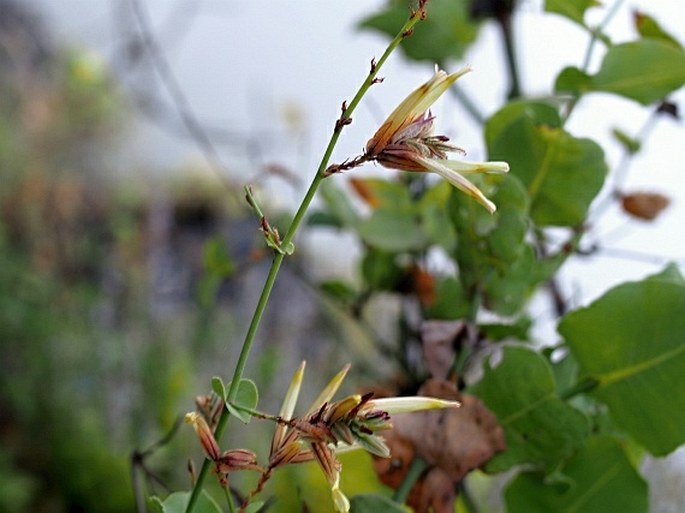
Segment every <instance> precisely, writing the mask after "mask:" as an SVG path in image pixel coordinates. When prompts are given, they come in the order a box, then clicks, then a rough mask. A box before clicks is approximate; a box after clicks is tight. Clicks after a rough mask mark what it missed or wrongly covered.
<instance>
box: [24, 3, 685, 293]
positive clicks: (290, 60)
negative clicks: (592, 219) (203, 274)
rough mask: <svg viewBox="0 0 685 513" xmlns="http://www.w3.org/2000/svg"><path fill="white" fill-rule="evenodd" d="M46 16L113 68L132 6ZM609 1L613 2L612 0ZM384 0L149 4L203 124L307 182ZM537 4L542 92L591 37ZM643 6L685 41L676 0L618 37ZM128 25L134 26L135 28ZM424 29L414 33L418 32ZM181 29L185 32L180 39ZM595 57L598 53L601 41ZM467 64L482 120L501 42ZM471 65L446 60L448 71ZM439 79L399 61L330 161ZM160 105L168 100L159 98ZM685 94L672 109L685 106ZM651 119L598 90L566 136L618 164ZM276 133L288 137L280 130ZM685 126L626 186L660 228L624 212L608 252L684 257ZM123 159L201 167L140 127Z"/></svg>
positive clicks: (654, 8)
mask: <svg viewBox="0 0 685 513" xmlns="http://www.w3.org/2000/svg"><path fill="white" fill-rule="evenodd" d="M27 3H29V4H32V5H34V6H35V7H36V10H37V12H39V13H41V14H43V15H44V16H45V18H46V19H47V21H48V22H49V25H50V27H51V29H53V31H54V33H55V39H56V41H59V42H65V43H67V44H69V45H72V46H80V47H88V48H93V49H94V50H95V51H96V52H98V53H99V55H101V57H102V58H103V60H104V61H105V62H115V61H114V59H115V55H116V51H117V49H119V46H118V43H119V42H120V40H119V39H118V37H119V35H120V34H119V33H118V29H119V30H120V29H121V24H117V23H116V22H115V21H114V15H115V14H116V13H117V12H118V11H119V10H120V9H121V7H122V5H125V4H128V1H127V0H115V1H111V0H110V1H107V0H27ZM604 3H605V4H607V5H612V4H613V2H612V1H610V0H607V1H606V2H604ZM384 4H385V2H384V0H373V1H365V2H361V1H357V2H352V1H349V0H327V1H321V0H302V1H299V2H292V1H288V2H286V1H276V0H271V1H267V0H251V1H241V2H238V1H236V0H205V1H201V0H196V1H191V0H188V1H180V0H176V1H171V0H147V1H146V2H145V5H147V7H148V10H149V12H150V16H151V18H152V20H153V25H154V27H155V30H157V31H159V32H160V33H161V39H162V44H163V45H164V47H165V50H166V54H167V57H168V59H169V61H170V63H171V65H172V67H173V69H174V72H175V74H176V76H177V77H178V80H179V82H180V84H181V86H182V88H183V90H184V92H185V94H186V95H187V97H188V98H189V101H190V104H191V105H192V107H193V109H194V111H195V113H196V114H197V116H198V118H199V119H200V120H201V121H203V122H207V123H211V124H213V125H219V126H226V127H229V128H235V129H238V130H241V131H245V130H247V131H253V132H256V131H261V130H268V131H273V134H275V135H274V137H271V138H269V139H267V140H265V141H263V147H262V160H263V161H266V162H279V163H282V164H285V165H287V166H289V167H291V168H292V169H293V170H294V171H296V172H297V173H298V175H299V176H301V177H302V178H303V180H304V181H305V182H308V180H309V177H311V176H312V174H313V172H314V169H315V167H316V165H317V163H318V161H319V159H320V156H321V153H322V151H323V148H324V147H325V145H326V142H327V140H328V137H329V135H330V131H331V128H332V124H333V122H334V120H335V119H336V118H337V116H338V115H339V106H340V103H341V101H342V100H344V99H348V100H349V99H350V98H351V97H352V95H353V94H354V92H355V91H356V89H357V88H358V86H359V84H360V83H361V81H362V80H363V78H364V77H365V75H366V72H367V70H368V63H369V61H370V59H371V57H374V56H375V57H379V56H380V54H381V53H382V51H383V49H384V48H385V45H386V42H387V40H386V39H385V38H383V37H381V36H379V35H376V34H375V33H370V32H368V31H364V32H361V31H358V30H356V29H355V25H356V23H357V22H358V21H359V20H360V19H362V18H363V17H364V16H366V15H368V14H370V13H372V12H373V11H374V10H376V9H378V8H379V7H381V6H382V5H384ZM541 5H542V2H541V1H532V0H528V1H522V2H521V9H520V13H519V15H518V17H517V18H516V19H515V33H516V36H517V38H518V42H519V50H518V60H519V64H520V68H521V76H522V82H523V88H524V90H525V91H526V92H527V93H530V94H545V93H547V92H549V91H550V87H551V84H552V83H553V81H554V77H555V76H556V74H557V73H558V71H559V70H560V69H561V68H562V67H564V66H566V65H580V64H581V63H582V60H583V57H584V53H585V49H586V45H587V40H588V37H587V35H586V34H585V33H584V32H583V31H582V30H581V29H580V28H578V27H576V26H574V25H573V24H571V23H570V22H568V21H566V20H565V19H562V18H560V17H557V16H553V15H545V14H543V13H542V12H541ZM635 8H639V9H641V10H644V11H646V12H647V13H649V14H651V15H653V16H654V17H656V18H657V19H658V20H659V21H660V22H662V23H663V25H664V26H665V27H666V28H667V29H668V30H669V31H670V32H671V33H672V34H673V35H675V36H676V37H677V38H678V39H679V40H680V41H681V43H685V24H683V23H682V19H683V16H682V2H681V1H680V0H661V1H648V0H642V1H635V0H633V1H627V2H625V3H624V7H623V9H622V10H621V11H620V12H619V14H618V15H617V16H616V17H615V18H614V19H613V21H612V22H611V24H610V25H609V26H608V32H609V33H610V34H611V36H612V37H613V38H614V40H615V41H623V40H628V39H631V38H634V32H633V30H632V22H631V19H630V13H631V11H632V10H633V9H635ZM604 12H605V11H604V10H602V9H594V10H591V11H590V12H589V20H590V21H591V22H592V23H596V22H598V21H599V20H600V19H601V17H602V15H603V13H604ZM129 22H130V19H129ZM420 29H421V28H420V26H419V27H418V28H417V30H420ZM179 34H180V37H179ZM597 56H598V57H601V46H598V52H597ZM465 62H468V63H470V64H471V65H473V67H474V68H475V71H474V73H472V74H470V75H468V76H467V77H465V78H464V79H462V80H461V81H460V82H461V85H462V87H463V88H464V89H465V90H466V91H467V92H468V93H469V94H470V95H471V96H472V97H473V98H474V100H475V101H476V102H477V103H478V104H479V105H480V106H481V108H482V110H483V111H484V112H486V113H492V112H493V111H494V110H495V109H496V108H497V106H498V105H500V104H501V102H502V98H503V94H504V93H505V91H506V87H507V84H506V78H505V75H504V71H503V70H504V68H503V62H502V57H501V48H500V40H499V34H498V32H497V30H496V29H495V27H494V26H492V25H490V26H486V27H484V29H483V30H482V32H481V35H480V38H479V40H478V42H477V44H476V45H475V46H474V47H473V48H472V50H471V51H470V52H469V54H468V56H467V60H466V61H465ZM462 64H464V63H460V62H454V63H451V65H450V69H449V70H454V69H457V67H459V66H460V65H462ZM431 73H432V69H431V67H430V66H429V65H427V64H408V63H407V62H406V61H405V60H403V58H402V57H401V56H400V55H399V54H395V55H394V56H393V57H392V58H391V59H390V60H389V62H388V63H387V65H386V67H385V68H384V69H383V70H382V72H381V75H382V76H384V77H385V79H386V80H385V82H384V83H383V84H381V85H377V86H375V87H374V88H372V91H371V93H370V94H369V95H368V99H367V101H366V102H365V103H364V104H363V105H361V106H360V108H359V109H358V110H357V113H356V116H355V119H354V123H353V125H351V126H350V127H348V128H347V129H346V131H345V132H344V134H343V137H342V138H341V141H340V144H339V146H338V148H337V150H336V152H335V154H334V159H333V160H334V161H340V160H342V159H344V158H345V157H348V156H353V155H356V154H358V153H359V150H360V149H361V148H362V146H363V145H364V143H365V142H366V140H367V139H368V137H369V136H370V135H371V134H372V133H373V132H374V130H375V127H376V124H377V122H379V121H382V119H383V117H384V116H385V115H386V114H387V113H388V112H390V110H392V108H393V107H394V106H395V105H396V103H397V102H398V101H400V100H401V99H402V98H403V97H404V96H405V95H406V94H407V93H408V92H409V91H411V90H412V89H414V88H415V87H416V86H417V85H418V84H420V83H422V82H423V81H425V80H426V79H427V78H428V77H429V76H430V75H431ZM127 80H129V83H130V84H135V85H136V87H138V88H143V89H146V88H147V90H148V91H150V92H151V93H153V94H155V92H156V91H158V89H155V87H158V86H159V83H158V82H157V81H156V79H155V78H154V74H153V73H151V72H150V71H149V67H148V68H147V72H145V73H140V72H136V73H133V74H132V75H131V76H130V77H129V78H128V79H127ZM161 97H162V98H164V99H165V100H167V99H168V97H166V96H164V95H162V96H161ZM684 98H685V94H684V92H683V90H682V89H681V90H680V91H679V92H678V94H677V95H675V96H674V97H673V99H674V100H676V101H679V102H680V103H681V104H682V105H681V107H682V106H685V102H683V99H684ZM293 106H294V107H295V108H296V110H297V111H299V112H300V113H301V115H302V118H303V120H304V124H303V130H302V132H301V134H300V137H299V138H298V137H294V136H292V135H290V136H285V135H283V132H284V130H285V128H286V126H285V124H284V118H283V111H284V109H285V108H292V107H293ZM648 112H649V111H648V110H646V109H643V108H642V107H640V106H638V105H637V104H635V103H634V102H630V101H628V100H623V99H620V98H616V97H610V96H607V95H593V96H591V97H589V98H587V99H586V100H584V101H583V102H582V103H581V104H580V105H579V107H578V109H577V110H576V112H575V114H574V116H573V118H572V121H571V123H570V124H569V125H568V128H569V130H570V131H571V132H572V133H573V134H574V135H576V136H583V137H591V138H594V139H596V140H597V141H598V142H600V144H601V145H602V146H603V147H604V148H605V150H606V151H607V159H608V162H609V165H610V168H611V167H612V166H613V165H615V164H616V163H617V161H618V158H619V156H620V152H619V148H618V147H617V146H616V145H615V144H614V143H613V142H611V138H610V136H609V135H608V134H609V131H610V129H611V128H613V127H615V126H618V127H621V128H622V129H624V130H625V131H627V132H628V133H630V134H633V133H635V131H636V130H637V129H638V128H639V127H640V126H641V124H642V122H643V120H644V118H645V117H646V116H647V114H648ZM436 113H437V114H438V116H439V118H438V126H440V127H442V129H443V132H445V133H448V134H449V135H450V136H452V137H453V141H454V142H455V144H457V145H459V146H461V147H463V148H465V149H467V151H468V153H469V158H471V159H474V160H478V159H480V158H482V157H483V146H482V140H481V131H480V129H478V128H477V127H474V126H473V125H472V124H471V123H470V120H469V119H468V117H467V115H466V114H465V113H464V111H463V110H462V108H461V107H460V106H459V105H458V104H456V103H455V102H454V101H453V100H450V99H446V100H443V101H442V103H441V104H440V105H438V106H437V108H436ZM279 134H280V135H279ZM684 142H685V129H684V127H683V124H682V122H680V123H676V122H674V121H671V120H665V119H664V120H663V121H662V122H661V123H660V124H659V125H658V126H657V129H656V130H655V132H654V133H653V136H652V137H651V138H650V139H649V141H648V143H647V144H646V146H645V147H644V150H643V152H642V153H641V154H640V155H639V156H638V158H636V159H635V160H634V161H633V163H632V166H631V171H630V174H629V180H628V186H627V190H629V191H632V190H637V189H640V190H642V189H644V190H653V191H657V192H661V193H664V194H666V195H668V196H670V197H671V199H672V200H673V204H672V206H671V207H670V208H669V209H668V210H667V211H666V212H665V213H664V214H663V215H662V217H661V218H659V220H658V221H657V222H655V223H651V224H641V223H631V224H629V225H628V226H627V227H625V222H626V218H625V216H623V215H622V214H621V213H620V212H618V211H613V212H610V214H609V215H608V216H606V219H603V220H602V224H601V231H602V232H609V231H612V230H614V228H616V227H624V228H625V231H624V232H623V233H624V236H623V237H621V238H620V239H616V240H615V241H614V242H611V244H610V245H611V246H612V247H616V248H622V249H627V250H631V251H640V252H644V253H650V254H655V255H658V256H664V257H670V258H673V259H678V260H679V261H680V262H681V263H682V262H683V259H684V258H685V237H684V236H683V235H682V233H683V230H682V227H681V223H680V221H681V220H682V219H683V213H684V212H685V192H684V191H683V185H685V179H684V178H683V174H684V173H685V164H684V162H685V144H683V143H684ZM124 153H125V154H126V155H127V157H126V158H125V159H124V161H125V162H126V165H127V166H130V167H133V168H138V169H140V168H156V169H158V170H159V172H161V173H165V172H169V171H170V170H174V169H177V168H178V167H179V166H182V165H184V164H189V163H190V164H199V165H205V164H204V160H203V158H202V156H201V154H200V153H199V151H198V150H197V148H196V147H195V146H194V145H193V144H192V143H189V142H188V141H187V140H185V139H182V138H179V137H174V136H170V135H169V134H168V133H166V132H164V131H162V130H159V129H158V128H155V127H154V125H151V124H147V123H143V124H142V125H141V126H140V127H139V128H138V129H137V130H136V131H135V132H132V134H131V137H130V140H129V141H128V145H127V147H126V151H125V152H124ZM222 159H223V161H224V163H225V164H226V165H227V167H229V168H231V169H233V170H235V171H236V173H238V174H241V175H243V176H247V174H249V173H250V172H253V171H254V170H250V166H251V165H253V164H254V161H250V159H249V158H248V157H247V156H246V155H245V154H244V153H243V152H240V151H236V150H232V149H230V148H222ZM301 194H302V191H288V193H287V197H286V198H285V199H284V202H286V203H288V204H292V203H294V202H295V201H297V200H299V198H300V196H301ZM661 267H662V265H661V264H659V263H656V264H650V263H646V262H640V261H631V260H625V259H616V258H606V257H597V258H592V259H583V260H582V261H581V260H577V261H575V262H573V263H571V264H570V265H569V266H568V268H567V271H566V273H565V277H566V279H567V284H568V286H567V288H566V292H567V293H568V294H570V295H572V296H573V297H574V298H575V299H576V300H577V301H579V302H587V301H588V300H589V299H592V298H594V297H597V296H598V295H599V294H601V293H602V292H603V291H604V290H606V289H607V287H609V286H611V285H613V284H616V283H618V282H621V281H625V280H627V279H638V278H640V277H642V276H644V275H646V274H649V273H653V272H656V271H657V270H659V269H660V268H661Z"/></svg>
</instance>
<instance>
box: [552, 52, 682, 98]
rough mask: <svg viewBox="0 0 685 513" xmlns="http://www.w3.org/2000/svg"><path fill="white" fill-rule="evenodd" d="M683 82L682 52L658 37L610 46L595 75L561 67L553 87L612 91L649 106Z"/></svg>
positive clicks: (564, 90)
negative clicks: (561, 69)
mask: <svg viewBox="0 0 685 513" xmlns="http://www.w3.org/2000/svg"><path fill="white" fill-rule="evenodd" d="M683 84H685V52H683V50H682V49H680V48H675V47H673V46H672V45H671V44H669V43H666V42H664V41H662V40H658V39H641V40H639V41H633V42H630V43H624V44H620V45H616V46H613V47H611V48H610V49H609V50H608V51H607V54H606V56H605V57H604V60H603V62H602V65H601V66H600V69H599V71H598V72H597V74H595V75H588V74H586V73H584V72H582V71H581V70H579V69H578V68H573V67H571V68H566V69H564V70H563V71H562V72H561V73H560V75H559V76H558V77H557V81H556V85H555V89H556V91H557V92H570V93H574V94H583V93H589V92H606V93H614V94H618V95H621V96H624V97H626V98H630V99H632V100H635V101H637V102H640V103H641V104H643V105H649V104H650V103H653V102H656V101H658V100H661V99H662V98H664V97H665V96H666V95H668V94H669V93H672V92H673V91H675V90H677V89H679V88H680V87H682V86H683Z"/></svg>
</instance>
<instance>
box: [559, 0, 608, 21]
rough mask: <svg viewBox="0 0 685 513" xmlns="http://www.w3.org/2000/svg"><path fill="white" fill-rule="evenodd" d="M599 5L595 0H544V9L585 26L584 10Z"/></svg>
mask: <svg viewBox="0 0 685 513" xmlns="http://www.w3.org/2000/svg"><path fill="white" fill-rule="evenodd" d="M598 5H601V4H600V2H598V1H597V0H545V11H547V12H553V13H555V14H560V15H561V16H566V17H567V18H568V19H570V20H573V21H575V22H576V23H579V24H580V25H583V26H585V21H584V16H585V11H586V10H588V9H589V8H590V7H595V6H598Z"/></svg>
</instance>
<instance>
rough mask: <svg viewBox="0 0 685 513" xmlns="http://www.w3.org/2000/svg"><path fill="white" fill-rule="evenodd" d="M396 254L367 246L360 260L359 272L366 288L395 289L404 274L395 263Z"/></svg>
mask: <svg viewBox="0 0 685 513" xmlns="http://www.w3.org/2000/svg"><path fill="white" fill-rule="evenodd" d="M396 257H397V255H395V254H394V253H389V252H387V251H381V250H379V249H374V248H369V249H368V250H367V251H366V254H365V255H364V256H363V258H362V260H361V273H362V277H363V278H364V281H365V282H366V285H367V286H368V288H370V289H373V290H395V289H396V288H397V284H398V283H399V281H400V280H401V279H402V277H403V276H404V271H403V269H402V268H401V267H400V266H399V265H397V263H396V261H395V259H396Z"/></svg>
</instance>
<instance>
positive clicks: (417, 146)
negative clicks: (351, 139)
mask: <svg viewBox="0 0 685 513" xmlns="http://www.w3.org/2000/svg"><path fill="white" fill-rule="evenodd" d="M469 71H471V68H470V67H468V66H467V67H464V68H462V69H460V70H459V71H456V72H454V73H451V74H449V75H448V74H447V73H445V72H444V71H441V70H437V69H436V71H435V75H433V77H432V78H431V79H430V80H429V81H428V82H426V83H425V84H423V85H422V86H420V87H419V88H418V89H416V90H415V91H414V92H412V93H411V94H410V95H409V96H407V97H406V98H405V99H404V101H402V103H400V104H399V105H398V106H397V108H396V109H395V110H394V111H393V112H392V113H391V114H390V116H388V119H386V120H385V122H384V123H383V124H382V125H381V127H380V128H379V129H378V131H377V132H376V133H375V134H374V136H373V137H372V138H371V139H369V141H368V142H367V143H366V149H365V154H364V155H365V158H366V159H368V160H375V161H376V162H378V163H379V164H381V165H382V166H384V167H388V168H392V169H400V170H404V171H416V172H433V173H437V174H438V175H440V176H442V177H443V178H444V179H445V180H447V181H448V182H450V183H451V184H452V185H454V186H455V187H457V188H458V189H460V190H461V191H462V192H464V193H466V194H468V195H469V196H471V197H472V198H474V199H475V200H476V201H478V202H479V203H480V204H482V205H483V206H484V207H485V208H487V209H488V211H490V212H491V213H492V212H494V211H495V210H496V207H495V204H494V203H492V202H491V201H490V200H488V199H487V198H486V197H485V196H484V195H483V193H482V192H481V191H480V190H479V189H478V188H477V187H476V186H475V185H473V184H472V183H471V182H470V181H468V180H467V179H466V178H465V177H464V175H467V174H474V173H506V172H507V171H509V164H507V163H506V162H471V163H469V162H461V161H456V160H449V159H448V158H447V154H448V153H449V152H456V153H461V154H462V155H463V154H464V150H462V149H461V148H458V147H457V146H454V145H452V144H448V141H449V138H448V137H446V136H444V135H434V133H433V120H434V119H435V117H434V116H433V115H432V114H431V113H430V111H429V110H428V109H429V108H430V106H431V105H433V103H434V102H435V101H436V100H437V99H438V98H439V97H440V96H441V95H442V94H443V93H444V92H445V91H446V90H447V89H448V88H449V87H450V86H451V85H452V84H453V83H454V82H455V81H456V80H457V79H458V78H459V77H461V76H462V75H465V74H466V73H468V72H469Z"/></svg>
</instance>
